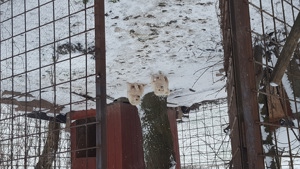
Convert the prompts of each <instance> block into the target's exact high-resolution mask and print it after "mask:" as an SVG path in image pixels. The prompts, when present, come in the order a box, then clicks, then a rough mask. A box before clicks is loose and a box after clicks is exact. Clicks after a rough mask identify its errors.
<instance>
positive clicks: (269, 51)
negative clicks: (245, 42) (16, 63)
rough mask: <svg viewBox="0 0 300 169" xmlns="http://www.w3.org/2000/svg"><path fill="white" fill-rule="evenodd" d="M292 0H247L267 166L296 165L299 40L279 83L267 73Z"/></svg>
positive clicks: (293, 9)
mask: <svg viewBox="0 0 300 169" xmlns="http://www.w3.org/2000/svg"><path fill="white" fill-rule="evenodd" d="M299 7H300V3H299V1H294V0H280V1H279V0H272V1H262V0H257V1H249V10H250V23H251V35H252V41H253V54H254V59H255V71H256V82H257V93H258V97H259V98H258V101H259V105H260V106H259V107H260V117H261V129H262V130H261V131H262V139H263V145H262V146H263V150H264V156H265V165H266V168H289V169H292V168H299V167H300V163H299V157H300V156H299V155H300V154H299V153H300V152H299V147H300V139H299V136H300V135H299V131H300V128H299V101H300V100H299V96H300V95H299V94H300V93H299V89H300V88H299V87H300V86H299V84H300V83H299V80H300V76H299V75H300V74H299V72H300V71H299V70H300V69H299V68H300V67H299V66H300V65H299V63H300V62H299V59H300V58H299V56H300V55H299V54H300V53H299V44H298V46H297V48H296V50H295V52H294V54H293V57H292V59H291V61H290V64H289V66H288V68H287V71H286V73H285V74H284V77H283V79H282V83H281V84H280V85H279V86H278V87H273V86H270V85H269V84H268V83H269V82H270V81H271V80H270V79H271V78H270V77H271V74H272V72H273V69H274V67H275V64H276V62H277V60H278V58H279V57H280V53H281V51H282V49H283V45H284V44H285V43H286V40H287V37H288V36H289V34H290V31H291V28H292V26H293V25H294V22H295V20H296V17H297V15H298V13H299Z"/></svg>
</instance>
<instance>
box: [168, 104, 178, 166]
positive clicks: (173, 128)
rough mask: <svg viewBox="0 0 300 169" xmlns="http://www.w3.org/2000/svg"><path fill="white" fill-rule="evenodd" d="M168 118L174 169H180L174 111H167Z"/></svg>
mask: <svg viewBox="0 0 300 169" xmlns="http://www.w3.org/2000/svg"><path fill="white" fill-rule="evenodd" d="M168 118H169V122H170V128H171V132H172V137H173V149H174V153H175V157H174V158H175V161H176V169H180V168H181V164H180V152H179V143H178V130H177V121H176V111H175V110H174V109H168Z"/></svg>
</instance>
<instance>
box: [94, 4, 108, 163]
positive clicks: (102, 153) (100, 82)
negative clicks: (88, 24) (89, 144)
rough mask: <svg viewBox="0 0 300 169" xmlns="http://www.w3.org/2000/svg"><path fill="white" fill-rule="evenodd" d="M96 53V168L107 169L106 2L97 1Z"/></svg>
mask: <svg viewBox="0 0 300 169" xmlns="http://www.w3.org/2000/svg"><path fill="white" fill-rule="evenodd" d="M95 53H96V57H95V59H96V122H97V124H96V146H97V151H96V166H97V169H106V168H107V160H106V159H107V153H106V65H105V64H106V59H105V16H104V0H102V1H100V0H97V1H95Z"/></svg>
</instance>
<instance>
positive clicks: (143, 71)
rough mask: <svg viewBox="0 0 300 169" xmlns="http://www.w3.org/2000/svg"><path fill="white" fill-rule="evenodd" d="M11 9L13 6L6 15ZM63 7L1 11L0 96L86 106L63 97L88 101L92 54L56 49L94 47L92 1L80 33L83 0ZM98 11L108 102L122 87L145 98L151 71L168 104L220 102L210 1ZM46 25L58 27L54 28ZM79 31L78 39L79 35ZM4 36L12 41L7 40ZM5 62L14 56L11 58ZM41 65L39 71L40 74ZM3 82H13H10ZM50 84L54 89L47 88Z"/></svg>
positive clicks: (138, 0) (63, 0)
mask: <svg viewBox="0 0 300 169" xmlns="http://www.w3.org/2000/svg"><path fill="white" fill-rule="evenodd" d="M11 3H14V4H13V5H14V8H13V9H12V10H11V8H10V7H11ZM70 3H71V4H70V5H69V7H67V6H68V1H67V0H60V1H55V2H54V3H52V2H51V3H50V1H46V0H45V2H43V3H40V4H43V5H42V7H41V10H40V11H39V10H38V8H36V6H37V5H38V4H37V2H36V1H26V7H24V4H22V3H18V2H17V1H11V2H10V1H9V2H8V3H5V4H2V5H1V21H4V22H3V24H1V38H2V40H4V41H3V42H2V44H1V45H2V46H1V59H2V60H3V61H2V62H1V77H2V79H3V80H2V81H1V90H2V95H3V97H7V98H9V97H11V93H9V92H7V91H15V92H21V93H30V95H27V96H30V97H27V100H31V99H32V100H40V99H44V100H47V101H49V102H51V103H56V104H58V105H64V107H65V108H64V109H63V110H62V111H61V112H69V111H71V110H78V109H85V107H86V102H85V101H84V102H82V101H80V100H82V97H80V96H78V95H73V94H70V93H72V92H76V93H80V94H88V95H89V96H92V97H95V82H94V76H93V75H94V69H95V68H94V59H93V56H92V53H90V54H88V57H86V56H82V53H80V51H78V50H74V51H72V52H71V54H70V53H68V52H64V51H59V50H58V49H59V47H63V45H65V44H68V43H71V44H79V46H81V47H82V48H93V45H94V40H93V37H94V30H93V27H94V20H93V14H94V11H93V6H92V5H93V2H92V1H89V2H88V3H87V6H86V8H87V11H86V12H87V17H86V22H87V27H85V18H84V12H79V13H74V14H72V12H74V11H79V10H80V9H84V7H85V6H84V4H83V3H82V1H79V0H77V1H72V2H70ZM105 5H106V11H105V13H106V51H107V55H106V56H107V63H106V64H107V94H108V95H109V96H111V97H113V98H119V97H124V96H125V97H126V95H127V94H126V84H127V82H139V83H145V84H147V86H146V89H145V93H147V92H150V91H151V90H152V89H151V87H150V85H149V84H150V76H151V74H155V73H157V72H158V71H162V72H163V73H164V74H165V75H166V76H167V77H168V78H169V81H170V90H171V94H170V96H169V97H168V102H170V103H175V104H178V105H187V106H190V105H191V104H193V103H196V102H200V101H203V100H211V99H216V98H223V97H225V96H226V93H225V90H224V89H223V86H224V85H225V81H224V76H223V71H222V67H223V61H222V46H221V43H220V41H221V37H220V30H219V24H218V18H217V13H216V1H215V0H214V1H212V0H206V1H201V2H200V1H191V0H188V1H177V0H176V1H171V0H169V1H159V0H151V1H147V4H145V2H144V1H142V0H133V1H129V2H128V1H120V2H116V3H113V2H110V1H106V4H105ZM25 8H26V10H28V9H31V8H32V10H31V11H30V12H27V13H26V15H24V14H21V15H18V14H19V13H22V12H23V11H24V9H25ZM53 8H55V12H54V13H52V11H51V9H53ZM66 8H69V9H68V10H69V12H70V13H71V14H72V16H71V19H70V21H69V19H68V18H67V17H66V16H67V15H68V10H67V9H66ZM39 12H40V13H39ZM11 14H13V15H14V16H17V17H15V18H14V20H13V21H12V20H9V19H7V18H9V17H11ZM39 18H40V19H39ZM53 19H59V20H58V21H56V22H55V23H54V24H53V23H51V20H53ZM25 20H26V23H24V21H25ZM68 22H70V23H69V24H68ZM16 23H18V24H16ZM12 25H13V26H12ZM39 25H41V28H40V29H38V27H39ZM69 25H70V26H69ZM212 28H213V29H212ZM28 30H30V31H28ZM26 31H27V32H26ZM84 31H86V34H85V35H83V34H80V33H82V32H84ZM24 32H26V34H25V33H24ZM77 34H78V35H77ZM40 35H41V36H40ZM70 35H71V36H73V37H72V38H71V39H69V38H68V36H70ZM10 36H14V38H13V40H12V39H10V38H9V37H10ZM85 36H86V37H85ZM6 39H7V40H6ZM85 39H87V40H86V41H87V42H85V41H84V40H85ZM26 42H27V43H26ZM29 42H30V43H29ZM85 44H86V45H85ZM39 46H41V49H40V50H39ZM77 47H78V46H77ZM25 51H30V52H27V53H25ZM11 55H13V56H15V57H14V58H13V59H11V58H10V57H11ZM39 58H41V59H39ZM70 58H71V59H70ZM12 63H14V64H12ZM53 63H55V68H54V66H53V65H52V64H53ZM70 65H71V67H70ZM86 65H88V67H87V69H86V68H85V66H86ZM40 66H43V68H42V69H39V67H40ZM26 71H28V73H27V74H25V73H24V72H26ZM10 76H15V77H14V78H13V80H12V78H10ZM86 76H87V78H86ZM74 79H75V80H74ZM70 80H74V81H73V82H72V84H70V83H68V82H69V81H70ZM52 84H58V86H57V87H56V88H54V87H53V86H52ZM12 85H13V87H12ZM70 86H71V88H70ZM40 89H42V92H41V91H40ZM4 91H6V93H4V94H3V92H4ZM18 99H19V100H22V99H23V100H24V99H25V98H22V97H19V98H18ZM71 102H82V104H80V103H78V104H76V105H72V107H70V106H69V105H68V103H71ZM108 102H110V100H108ZM87 104H88V107H90V108H93V107H94V106H95V105H94V102H91V101H88V102H87Z"/></svg>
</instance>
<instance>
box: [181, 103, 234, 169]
mask: <svg viewBox="0 0 300 169" xmlns="http://www.w3.org/2000/svg"><path fill="white" fill-rule="evenodd" d="M227 110H228V107H227V103H226V100H224V99H223V100H222V99H220V100H218V101H216V102H213V103H203V104H202V105H200V106H199V109H198V110H193V111H191V112H190V113H189V116H188V118H187V117H184V118H183V120H182V122H179V123H178V124H177V127H178V138H179V140H178V141H179V149H180V158H181V160H180V162H181V168H183V169H199V168H211V169H222V168H228V167H229V162H230V160H231V145H230V138H229V129H228V126H229V120H228V115H227Z"/></svg>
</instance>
